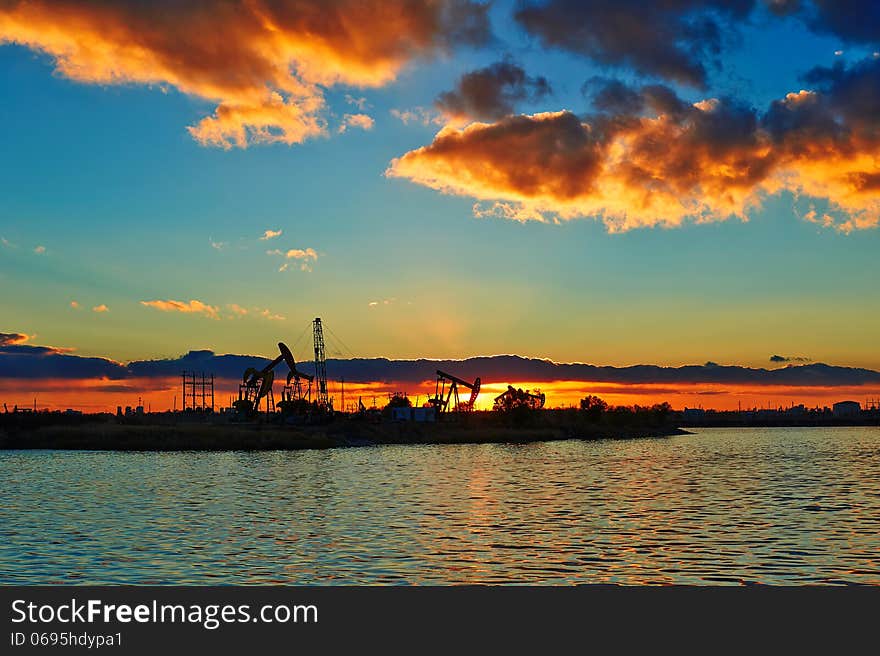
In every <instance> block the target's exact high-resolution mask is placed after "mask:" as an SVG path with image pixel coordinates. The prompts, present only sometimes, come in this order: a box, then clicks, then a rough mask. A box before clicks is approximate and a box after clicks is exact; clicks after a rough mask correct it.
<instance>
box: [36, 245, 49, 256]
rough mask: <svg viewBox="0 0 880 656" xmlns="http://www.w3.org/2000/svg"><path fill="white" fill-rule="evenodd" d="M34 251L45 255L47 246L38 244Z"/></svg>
mask: <svg viewBox="0 0 880 656" xmlns="http://www.w3.org/2000/svg"><path fill="white" fill-rule="evenodd" d="M34 253H36V254H37V255H44V254H45V253H46V247H45V246H37V247H36V248H34Z"/></svg>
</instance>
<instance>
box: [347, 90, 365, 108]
mask: <svg viewBox="0 0 880 656" xmlns="http://www.w3.org/2000/svg"><path fill="white" fill-rule="evenodd" d="M345 102H347V103H348V104H349V105H354V106H355V107H357V108H358V109H359V110H361V111H362V112H363V111H366V110H367V109H368V108H369V107H370V103H368V102H367V99H366V98H364V97H360V98H355V97H354V96H352V95H351V94H348V93H347V94H345Z"/></svg>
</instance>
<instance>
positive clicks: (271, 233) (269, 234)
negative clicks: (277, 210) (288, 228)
mask: <svg viewBox="0 0 880 656" xmlns="http://www.w3.org/2000/svg"><path fill="white" fill-rule="evenodd" d="M283 232H284V230H282V229H281V228H279V229H278V230H265V231H264V232H263V236H262V237H260V241H269V240H270V239H275V237H280V236H281V234H282V233H283Z"/></svg>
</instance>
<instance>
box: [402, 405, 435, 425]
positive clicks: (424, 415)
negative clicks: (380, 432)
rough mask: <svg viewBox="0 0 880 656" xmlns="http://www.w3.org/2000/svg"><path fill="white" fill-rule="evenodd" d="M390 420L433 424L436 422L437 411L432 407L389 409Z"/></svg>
mask: <svg viewBox="0 0 880 656" xmlns="http://www.w3.org/2000/svg"><path fill="white" fill-rule="evenodd" d="M391 420H392V421H416V422H434V421H437V410H436V409H435V408H433V407H428V408H412V407H410V406H400V407H397V408H391Z"/></svg>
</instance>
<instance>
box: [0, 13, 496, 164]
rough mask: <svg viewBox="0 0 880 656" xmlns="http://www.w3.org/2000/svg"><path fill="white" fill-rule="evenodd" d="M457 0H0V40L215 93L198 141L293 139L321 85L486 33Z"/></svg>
mask: <svg viewBox="0 0 880 656" xmlns="http://www.w3.org/2000/svg"><path fill="white" fill-rule="evenodd" d="M485 14H486V7H485V6H483V5H478V4H474V3H472V2H470V1H469V0H435V1H431V2H424V3H417V2H409V1H408V0H374V1H368V2H364V1H363V0H338V1H336V2H332V3H331V2H320V3H316V2H310V1H308V0H292V1H290V2H285V3H280V2H273V1H271V0H241V1H237V2H223V3H216V2H208V1H207V0H202V1H196V2H181V3H167V2H162V3H144V2H139V1H136V0H127V1H125V0H119V1H116V2H107V3H82V2H76V1H75V0H52V1H51V2H50V1H49V0H33V1H30V2H4V3H3V4H2V6H0V44H2V43H16V44H20V45H23V46H26V47H28V48H31V49H33V50H36V51H39V52H43V53H46V54H48V55H49V56H50V57H51V58H52V59H53V61H54V64H55V67H56V70H57V72H58V73H59V74H60V75H63V76H64V77H67V78H69V79H72V80H76V81H78V82H83V83H90V84H104V85H109V84H132V83H133V84H147V85H160V86H169V87H174V88H176V89H178V90H180V91H181V92H183V93H186V94H190V95H193V96H197V97H199V98H203V99H206V100H208V101H210V102H214V103H217V106H216V109H215V111H214V113H213V115H211V116H208V117H205V118H204V119H202V120H201V121H199V122H198V123H196V124H195V125H192V126H190V127H189V128H188V130H189V132H190V133H191V134H192V136H193V138H195V139H196V140H197V141H198V142H199V143H201V144H204V145H213V146H220V147H222V148H230V147H233V146H236V147H241V148H244V147H245V146H247V145H248V144H252V143H274V142H281V143H286V144H295V143H300V142H302V141H304V140H305V139H308V138H310V137H314V136H316V135H320V134H324V133H325V132H326V126H325V120H324V118H323V117H322V115H321V112H322V110H323V108H324V104H325V100H324V95H323V91H322V88H323V87H328V86H332V85H336V84H345V85H349V86H357V87H376V86H381V85H384V84H387V83H388V82H390V81H392V80H393V79H394V78H395V76H396V75H397V73H398V71H399V70H400V69H401V68H402V67H403V66H404V65H406V64H407V63H408V62H409V61H411V60H412V59H414V58H417V57H421V56H429V55H431V54H434V53H436V52H438V51H442V50H444V49H446V48H448V47H449V46H451V45H452V44H453V43H455V42H459V41H468V42H474V43H476V42H481V41H484V40H485V39H486V38H488V21H487V18H486V15H485Z"/></svg>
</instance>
